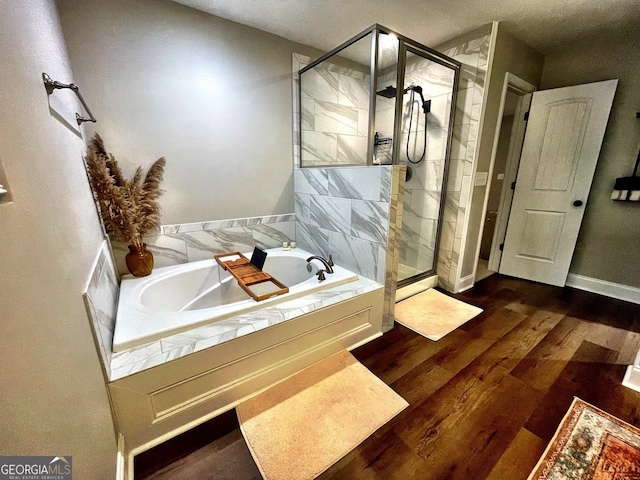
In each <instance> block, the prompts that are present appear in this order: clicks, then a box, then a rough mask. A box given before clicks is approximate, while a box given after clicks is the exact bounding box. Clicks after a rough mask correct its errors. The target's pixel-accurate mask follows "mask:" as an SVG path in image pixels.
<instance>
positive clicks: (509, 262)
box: [500, 80, 618, 286]
mask: <svg viewBox="0 0 640 480" xmlns="http://www.w3.org/2000/svg"><path fill="white" fill-rule="evenodd" d="M617 84H618V81H617V80H608V81H605V82H597V83H590V84H586V85H577V86H574V87H565V88H556V89H553V90H543V91H540V92H535V93H534V94H533V100H532V102H531V110H530V111H529V122H528V125H527V133H526V135H525V139H524V145H523V147H522V156H521V158H520V166H519V168H518V177H517V180H516V188H515V192H514V195H513V204H512V206H511V214H510V215H509V225H508V227H507V235H506V238H505V242H504V251H503V253H502V261H501V262H500V273H503V274H505V275H511V276H514V277H519V278H526V279H528V280H534V281H537V282H541V283H547V284H551V285H558V286H564V284H565V282H566V280H567V275H568V273H569V266H570V264H571V258H572V257H573V250H574V248H575V244H576V240H577V239H578V232H579V230H580V224H581V222H582V217H583V215H584V209H585V205H586V202H587V197H588V195H589V190H590V188H591V180H592V179H593V174H594V172H595V168H596V163H597V161H598V155H599V154H600V146H601V145H602V138H603V137H604V132H605V129H606V126H607V120H608V119H609V112H610V110H611V103H612V102H613V95H614V93H615V90H616V86H617Z"/></svg>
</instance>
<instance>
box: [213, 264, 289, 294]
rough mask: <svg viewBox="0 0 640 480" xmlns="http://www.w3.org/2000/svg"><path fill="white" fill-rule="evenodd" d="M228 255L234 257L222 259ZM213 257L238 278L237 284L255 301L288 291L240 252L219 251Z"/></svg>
mask: <svg viewBox="0 0 640 480" xmlns="http://www.w3.org/2000/svg"><path fill="white" fill-rule="evenodd" d="M228 257H234V259H232V260H224V259H225V258H228ZM235 257H238V258H235ZM215 259H216V262H218V265H220V266H221V267H222V268H224V269H225V270H226V271H228V272H229V273H230V274H231V275H233V277H234V278H235V279H236V280H238V285H240V287H241V288H242V289H243V290H244V291H245V292H247V294H249V296H251V297H252V298H253V299H254V300H255V301H256V302H259V301H261V300H266V299H267V298H271V297H275V296H276V295H282V294H283V293H287V292H288V291H289V287H287V286H286V285H284V284H283V283H282V282H280V281H279V280H278V279H276V278H274V277H272V276H271V275H269V274H268V273H267V272H264V271H262V270H260V269H259V268H258V267H256V266H255V265H254V264H253V263H251V262H250V261H249V259H248V258H247V257H245V256H244V255H243V254H242V253H240V252H230V253H221V254H219V255H216V256H215Z"/></svg>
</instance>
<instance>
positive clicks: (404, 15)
mask: <svg viewBox="0 0 640 480" xmlns="http://www.w3.org/2000/svg"><path fill="white" fill-rule="evenodd" d="M174 1H177V2H178V3H181V4H183V5H188V6H190V7H193V8H196V9H198V10H202V11H205V12H208V13H211V14H213V15H217V16H219V17H223V18H226V19H229V20H233V21H235V22H238V23H242V24H245V25H249V26H251V27H255V28H258V29H260V30H264V31H267V32H271V33H274V34H276V35H279V36H281V37H284V38H287V39H289V40H293V41H295V42H299V43H302V44H305V45H310V46H313V47H316V48H319V49H321V50H324V51H328V50H331V49H333V48H334V47H336V46H338V45H339V44H340V43H342V42H344V41H345V40H348V39H349V38H351V37H352V36H354V35H355V34H357V33H359V32H360V31H361V30H364V29H365V28H367V27H368V26H370V25H372V24H374V23H378V24H381V25H384V26H385V27H388V28H391V29H392V30H395V31H397V32H398V33H400V34H402V35H405V36H407V37H409V38H412V39H414V40H416V41H418V42H420V43H423V44H425V45H428V46H436V45H439V44H441V43H443V42H445V41H447V40H449V39H451V38H454V37H456V36H458V35H460V34H462V33H465V32H468V31H470V30H473V29H475V28H478V27H481V26H483V25H486V24H487V23H490V22H492V21H494V20H497V21H500V22H502V24H503V25H504V26H505V28H506V29H507V30H508V31H509V32H511V33H512V34H513V35H515V36H516V37H518V38H520V39H521V40H523V41H524V42H525V43H527V44H529V45H530V46H532V47H534V48H536V49H537V50H539V51H540V52H541V53H547V52H548V51H550V50H552V49H554V48H556V46H557V45H558V44H561V43H563V42H568V41H572V40H575V39H578V38H581V37H585V36H602V35H620V34H626V35H634V36H635V37H637V38H638V41H640V27H639V26H640V0H527V1H523V0H430V1H424V0H423V1H420V0H395V1H392V0H350V1H346V2H345V1H344V0H174Z"/></svg>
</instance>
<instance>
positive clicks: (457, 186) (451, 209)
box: [437, 35, 491, 292]
mask: <svg viewBox="0 0 640 480" xmlns="http://www.w3.org/2000/svg"><path fill="white" fill-rule="evenodd" d="M490 41H491V35H482V36H480V37H478V38H475V39H472V40H469V41H465V42H464V43H461V44H460V45H457V46H455V47H452V48H449V49H447V50H445V51H443V52H442V53H444V54H445V55H448V56H449V57H451V58H453V59H455V60H457V61H459V62H460V63H462V69H461V74H460V84H459V90H458V98H457V101H456V113H455V119H454V129H453V142H452V145H451V158H450V162H449V172H448V178H447V191H446V198H445V209H444V217H443V223H442V231H441V237H440V248H439V250H438V265H437V273H438V281H439V284H440V286H441V287H442V288H444V289H446V290H448V291H451V292H455V291H457V284H458V282H459V280H460V267H461V264H460V259H461V249H462V238H463V229H464V225H465V221H466V217H467V216H468V214H469V207H470V205H469V200H470V194H471V188H472V186H473V182H472V175H473V167H474V163H475V162H476V161H477V158H476V156H477V148H476V146H477V145H476V144H477V139H478V129H479V125H480V116H481V112H482V103H483V100H484V93H485V91H484V90H485V89H484V83H485V76H486V73H487V61H488V56H489V48H490Z"/></svg>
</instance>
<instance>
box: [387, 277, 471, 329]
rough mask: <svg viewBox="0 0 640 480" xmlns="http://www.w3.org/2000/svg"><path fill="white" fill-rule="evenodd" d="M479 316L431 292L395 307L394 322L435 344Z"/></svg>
mask: <svg viewBox="0 0 640 480" xmlns="http://www.w3.org/2000/svg"><path fill="white" fill-rule="evenodd" d="M481 312H482V309H481V308H478V307H474V306H473V305H469V304H468V303H464V302H461V301H460V300H456V299H455V298H453V297H449V296H448V295H445V294H443V293H440V292H438V291H436V290H434V289H433V288H430V289H429V290H427V291H426V292H422V293H419V294H418V295H414V296H413V297H409V298H407V299H406V300H402V301H401V302H399V303H396V309H395V315H394V316H395V318H396V320H397V321H398V323H401V324H402V325H404V326H405V327H407V328H410V329H411V330H413V331H414V332H416V333H419V334H420V335H422V336H424V337H427V338H428V339H429V340H434V341H438V340H440V339H441V338H442V337H444V336H445V335H446V334H448V333H451V332H453V331H454V330H455V329H456V328H458V327H459V326H460V325H462V324H464V323H466V322H468V321H469V320H471V319H472V318H473V317H475V316H477V315H479V314H480V313H481Z"/></svg>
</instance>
